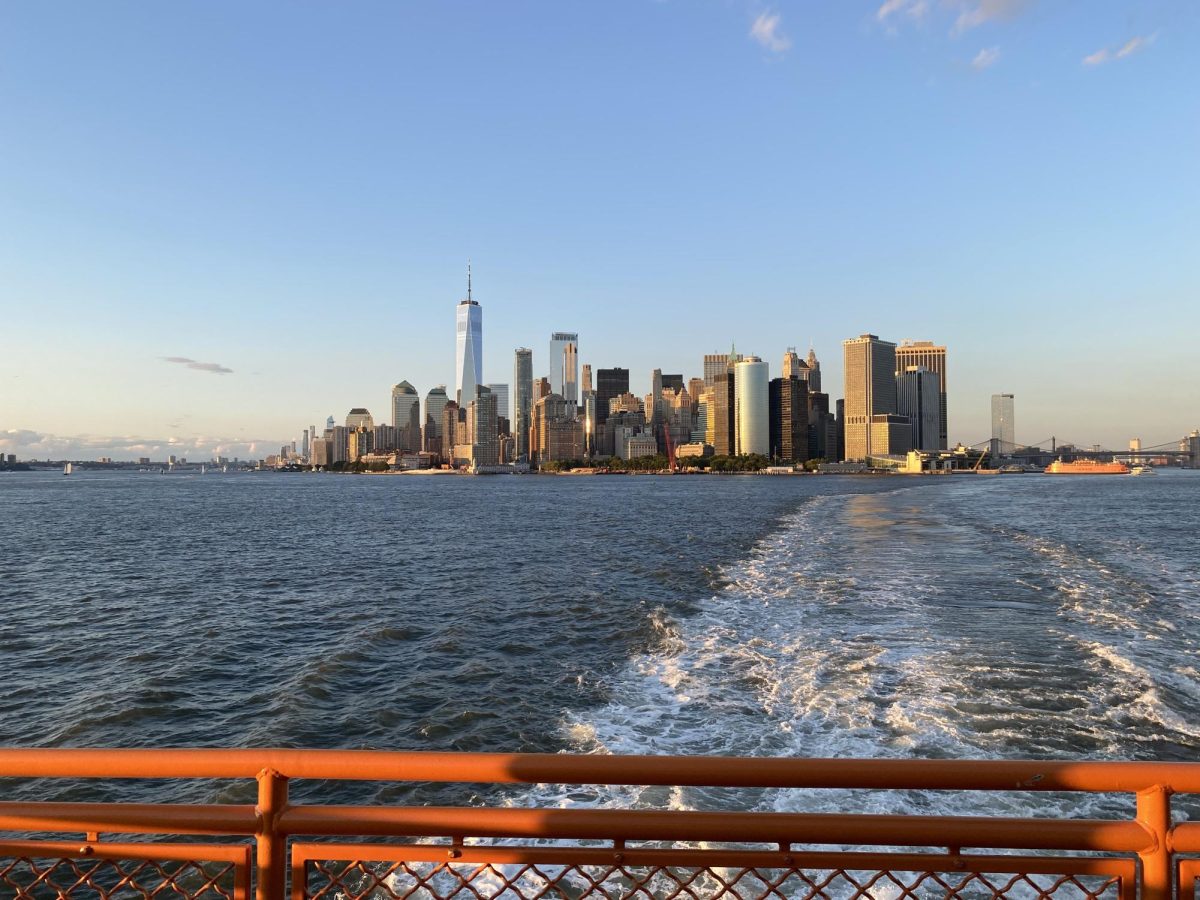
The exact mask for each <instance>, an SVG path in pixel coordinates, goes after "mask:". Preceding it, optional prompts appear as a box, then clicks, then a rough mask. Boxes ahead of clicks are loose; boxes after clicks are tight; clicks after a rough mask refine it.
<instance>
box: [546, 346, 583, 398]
mask: <svg viewBox="0 0 1200 900" xmlns="http://www.w3.org/2000/svg"><path fill="white" fill-rule="evenodd" d="M568 348H569V349H568ZM550 392H551V393H553V394H558V395H559V396H560V397H562V398H563V399H564V400H566V401H567V402H568V403H575V404H578V403H579V335H578V334H575V333H574V332H570V331H556V332H554V333H553V334H551V335H550Z"/></svg>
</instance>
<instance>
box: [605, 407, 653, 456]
mask: <svg viewBox="0 0 1200 900" xmlns="http://www.w3.org/2000/svg"><path fill="white" fill-rule="evenodd" d="M631 396H632V395H631ZM645 430H646V416H645V414H644V413H643V412H642V411H641V409H631V410H627V411H621V412H614V413H612V414H610V415H609V417H608V418H607V419H605V421H604V426H603V427H602V428H601V429H600V430H599V431H598V432H597V434H596V455H597V456H622V454H623V453H625V445H626V444H627V443H628V441H629V438H631V437H632V436H633V435H635V434H642V433H643V432H645ZM622 458H623V457H622Z"/></svg>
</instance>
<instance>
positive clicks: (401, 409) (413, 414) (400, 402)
mask: <svg viewBox="0 0 1200 900" xmlns="http://www.w3.org/2000/svg"><path fill="white" fill-rule="evenodd" d="M392 427H393V428H395V429H396V449H397V450H410V451H415V450H420V449H421V397H420V395H419V394H418V393H417V389H416V388H415V387H413V386H412V385H411V384H409V383H408V382H407V381H402V382H400V383H399V384H398V385H396V386H395V387H393V388H392Z"/></svg>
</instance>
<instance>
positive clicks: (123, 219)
mask: <svg viewBox="0 0 1200 900" xmlns="http://www.w3.org/2000/svg"><path fill="white" fill-rule="evenodd" d="M67 6H68V7H69V9H70V13H69V14H66V13H64V12H63V10H62V8H61V7H60V8H58V9H50V8H48V7H44V6H37V5H26V6H20V7H18V6H13V5H10V6H8V7H7V8H6V9H5V12H4V23H5V25H6V28H5V29H4V32H3V36H2V37H0V50H2V52H3V53H4V54H5V58H6V60H7V63H6V69H7V72H6V78H5V79H4V80H3V82H0V108H3V109H4V111H5V114H6V119H7V120H8V121H9V123H10V127H11V134H13V135H16V137H15V138H13V139H11V140H10V141H9V143H8V144H7V145H6V147H5V148H4V156H5V159H6V161H7V163H8V164H7V165H6V166H4V167H2V170H0V190H2V193H0V196H2V197H3V201H2V202H3V205H4V208H5V210H6V211H7V215H4V216H3V217H0V237H2V238H3V240H2V241H0V246H2V247H3V249H2V250H0V262H2V263H3V273H4V274H3V276H0V279H2V280H0V289H2V291H3V296H4V308H5V311H6V316H5V324H6V334H7V335H9V338H10V339H9V341H8V342H6V350H5V353H4V354H2V355H0V449H6V450H9V451H10V452H17V453H19V454H20V455H22V456H42V457H44V456H46V455H55V456H73V455H80V456H84V455H101V454H104V455H113V456H130V455H132V456H138V455H145V454H144V453H143V452H134V451H132V450H129V451H123V450H122V446H123V445H122V442H125V443H124V446H133V445H134V444H135V443H137V442H142V444H143V445H145V444H151V445H154V446H162V447H171V448H176V449H180V450H182V451H183V452H184V454H186V452H187V449H188V448H191V447H195V448H196V450H197V451H203V450H211V451H214V452H215V451H216V449H217V448H223V452H224V454H225V455H242V456H246V455H251V453H250V451H248V450H246V449H243V450H242V452H241V453H239V452H238V449H237V448H239V447H243V448H244V447H245V446H246V445H247V444H249V443H250V442H253V441H257V442H262V445H261V448H260V450H259V452H260V453H262V452H269V448H271V447H272V446H274V447H276V448H277V447H278V445H279V444H280V443H281V442H283V441H285V440H290V439H293V438H295V437H297V436H298V434H299V432H300V430H301V429H302V428H303V427H304V426H305V424H306V423H308V422H310V421H323V420H324V418H325V416H327V415H329V414H330V413H332V414H334V415H335V416H337V417H339V418H340V417H341V416H344V415H345V412H346V410H348V409H349V408H351V407H355V406H365V407H367V408H369V409H371V411H372V412H373V413H375V415H376V416H377V417H379V416H381V415H382V414H383V413H384V411H385V410H386V409H387V408H388V404H389V399H388V398H389V392H390V389H391V386H392V385H394V384H397V383H400V382H401V381H408V382H410V383H411V384H412V385H413V386H414V387H415V388H416V389H417V391H418V393H419V394H420V395H421V396H422V397H424V396H425V394H426V393H427V392H428V391H429V389H430V388H432V387H434V386H435V385H437V384H446V385H448V386H449V387H450V389H451V390H453V385H454V383H455V378H454V376H455V372H454V356H453V353H454V349H453V347H454V345H453V333H454V332H453V325H452V324H451V322H452V316H453V310H454V308H455V306H456V304H457V303H458V301H459V300H461V299H462V297H464V296H465V287H466V285H465V268H466V260H467V258H468V257H469V258H471V259H472V260H473V264H474V287H473V294H474V298H475V299H476V300H478V301H479V303H480V304H481V306H482V308H483V310H484V313H485V315H484V319H485V330H484V338H483V344H484V349H483V359H484V365H483V369H482V379H481V380H482V382H483V383H492V382H498V383H508V382H510V381H511V378H512V353H513V350H514V349H515V348H517V347H522V346H525V347H531V348H533V374H534V376H535V377H540V376H543V375H548V374H549V373H550V369H549V360H548V359H547V353H546V348H547V345H548V341H549V339H550V335H551V334H552V333H553V332H556V331H568V332H572V333H577V334H578V335H579V341H580V348H581V352H580V356H579V363H580V364H581V365H582V364H584V363H587V364H591V365H592V366H593V368H594V369H598V368H607V367H613V366H620V367H624V368H628V369H629V370H630V373H631V390H633V391H634V393H638V394H641V393H644V392H645V391H646V390H647V389H648V387H649V379H650V372H651V370H652V369H654V368H661V369H662V370H663V371H668V372H681V373H683V374H684V376H685V377H689V376H692V375H699V374H701V372H700V366H701V357H702V355H703V354H705V353H711V352H715V351H720V350H723V349H726V348H728V347H729V345H730V344H731V343H736V345H737V347H738V349H739V351H743V352H745V353H747V354H750V353H752V354H755V355H758V356H760V357H762V358H763V359H764V360H766V361H767V362H768V364H769V366H770V373H771V375H772V376H775V375H777V374H778V373H779V363H780V359H781V357H782V353H783V351H784V350H785V349H786V348H787V347H789V346H795V347H797V348H799V349H800V350H801V353H803V352H804V351H805V350H806V349H807V348H808V346H809V345H810V344H811V345H812V346H814V347H815V349H816V351H817V354H818V356H820V358H821V360H822V366H823V369H824V371H825V378H826V380H827V383H828V384H829V385H830V386H837V385H840V383H841V376H842V373H841V359H840V356H841V352H840V348H841V342H842V341H843V340H845V339H847V338H850V337H852V336H854V335H857V334H860V333H863V332H872V333H875V334H879V335H881V336H883V337H884V338H886V339H888V340H893V341H897V342H899V341H901V340H903V339H914V340H932V341H935V342H937V343H939V344H945V345H946V346H947V347H948V348H949V352H950V353H951V354H952V356H953V359H954V362H953V367H954V372H953V378H952V381H951V383H950V386H949V399H948V405H949V420H950V427H951V432H950V434H949V439H950V442H951V443H953V442H954V441H957V440H963V441H966V442H975V441H979V440H983V439H986V438H987V437H988V435H989V433H990V421H989V417H990V405H989V404H990V398H991V396H992V395H993V394H1002V393H1012V394H1015V395H1016V398H1017V399H1016V402H1017V405H1018V408H1019V413H1018V420H1017V421H1018V435H1017V436H1018V439H1019V440H1029V441H1035V440H1040V439H1042V438H1044V437H1046V436H1048V435H1050V434H1056V435H1058V436H1059V438H1060V439H1062V440H1070V441H1075V442H1078V443H1080V444H1084V445H1086V444H1090V443H1093V442H1102V443H1105V444H1107V445H1114V446H1121V445H1123V444H1124V442H1125V441H1127V440H1128V439H1129V438H1131V437H1135V436H1136V437H1141V438H1143V440H1144V442H1145V443H1146V444H1147V445H1152V444H1156V443H1160V442H1163V441H1168V440H1174V439H1176V438H1178V437H1179V436H1180V435H1181V434H1183V433H1184V432H1185V431H1189V430H1191V429H1192V428H1194V427H1196V426H1197V425H1198V424H1200V405H1198V404H1197V402H1196V396H1195V389H1194V384H1195V382H1196V376H1197V374H1200V367H1198V364H1197V362H1196V361H1195V359H1194V354H1193V353H1192V351H1191V347H1190V344H1191V339H1190V337H1189V335H1190V333H1191V332H1194V331H1195V330H1196V329H1197V327H1200V314H1198V313H1197V312H1196V311H1195V309H1194V306H1195V304H1194V302H1193V301H1194V298H1195V297H1196V296H1197V295H1198V294H1200V290H1198V289H1200V271H1198V264H1197V263H1196V262H1195V261H1194V260H1193V258H1192V257H1193V256H1194V253H1191V250H1192V249H1194V247H1195V246H1196V245H1197V243H1198V238H1200V226H1198V224H1197V221H1196V217H1195V215H1194V211H1195V209H1197V208H1200V203H1198V202H1197V201H1200V179H1198V178H1197V177H1196V171H1195V168H1196V167H1195V162H1194V161H1195V159H1196V158H1198V157H1200V153H1198V152H1197V151H1198V150H1200V132H1198V130H1197V128H1196V125H1195V122H1196V121H1198V120H1200V117H1198V116H1197V115H1196V113H1197V112H1198V110H1197V106H1200V101H1198V100H1197V98H1196V96H1195V92H1194V91H1189V90H1185V89H1184V86H1186V85H1187V84H1195V83H1198V82H1200V63H1198V62H1197V59H1198V57H1200V55H1198V54H1196V53H1195V52H1194V50H1195V47H1196V46H1197V37H1198V28H1197V16H1196V12H1195V9H1194V8H1192V7H1189V6H1188V5H1186V4H1182V3H1156V2H1150V3H1145V4H1138V5H1136V6H1130V5H1128V4H1121V3H1115V2H1113V3H1096V4H1081V3H1068V4H1060V5H1055V6H1051V5H1050V4H1048V3H1045V2H1042V3H1037V2H1028V3H1018V2H990V3H973V2H965V0H964V2H956V3H942V4H928V5H921V4H917V3H905V2H895V0H891V2H887V3H882V4H880V3H847V4H838V5H836V6H835V7H831V8H819V9H808V8H805V7H804V6H802V5H800V4H777V5H775V6H772V7H764V6H752V5H749V4H740V3H715V2H714V3H698V4H692V5H688V6H682V5H680V4H672V3H658V4H656V3H646V4H638V5H630V6H627V7H620V8H615V9H614V8H606V9H604V10H603V11H601V10H599V9H587V8H581V9H564V8H560V7H558V6H555V5H553V4H529V5H528V6H527V7H524V8H522V10H521V14H518V15H514V14H509V13H508V12H506V11H501V10H498V9H495V8H491V7H489V6H488V5H487V4H467V5H466V6H464V7H462V8H461V9H458V10H457V13H456V12H452V11H449V10H447V9H439V8H417V7H413V8H397V7H391V6H389V5H383V4H363V5H361V6H356V7H355V8H353V9H349V10H339V11H337V12H336V13H335V12H333V11H330V10H318V9H311V10H304V11H303V12H295V11H294V10H293V11H292V13H291V14H290V15H285V16H280V15H276V14H275V13H273V12H272V10H271V9H270V8H267V7H264V8H262V9H257V10H246V9H242V8H240V7H237V6H235V5H233V4H222V3H217V4H211V5H209V6H206V7H205V8H204V9H203V10H201V9H200V8H199V7H195V6H184V5H181V6H178V7H174V8H170V9H168V8H154V7H149V6H145V5H135V4H130V5H122V4H115V5H113V6H110V7H106V8H105V9H103V10H101V9H97V8H95V7H89V6H88V5H86V4H67ZM276 12H277V11H276ZM231 21H233V22H236V24H237V26H238V27H237V28H229V27H228V25H229V23H230V22H231ZM830 393H831V394H833V395H834V396H838V395H840V389H839V388H838V387H833V388H832V390H831V391H830ZM47 436H53V437H47ZM172 438H174V439H175V442H174V443H168V442H169V441H170V439H172ZM106 442H107V443H106ZM73 449H75V450H82V451H84V452H80V453H78V454H77V453H75V452H72V451H73Z"/></svg>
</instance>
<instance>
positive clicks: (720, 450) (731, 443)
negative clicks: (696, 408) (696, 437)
mask: <svg viewBox="0 0 1200 900" xmlns="http://www.w3.org/2000/svg"><path fill="white" fill-rule="evenodd" d="M709 393H710V394H711V401H710V402H709V404H708V422H707V423H706V428H707V429H708V430H707V432H706V436H705V443H707V444H711V445H712V448H713V453H714V454H715V455H717V456H732V455H733V454H734V453H735V452H736V450H737V445H736V440H737V418H736V414H735V413H736V409H737V407H736V406H735V404H734V397H735V393H736V392H735V390H734V374H733V372H729V371H727V372H725V373H724V374H722V375H717V376H715V378H714V381H713V383H712V386H711V387H710V388H709Z"/></svg>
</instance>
